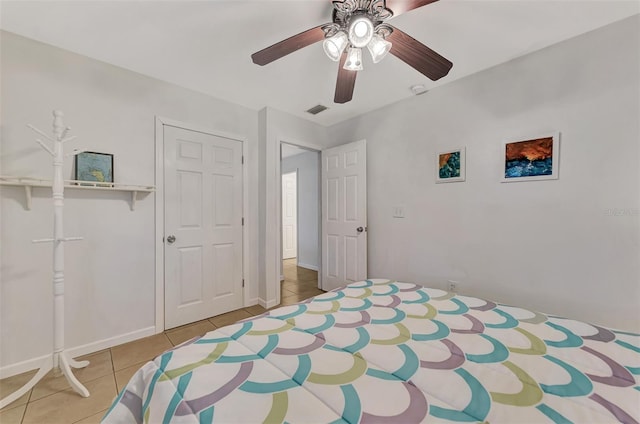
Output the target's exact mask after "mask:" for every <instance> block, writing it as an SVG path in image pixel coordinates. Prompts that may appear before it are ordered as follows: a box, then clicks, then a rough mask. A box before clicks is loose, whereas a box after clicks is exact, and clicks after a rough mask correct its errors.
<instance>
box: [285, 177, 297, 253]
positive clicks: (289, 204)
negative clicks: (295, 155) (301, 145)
mask: <svg viewBox="0 0 640 424" xmlns="http://www.w3.org/2000/svg"><path fill="white" fill-rule="evenodd" d="M297 184H298V173H297V172H290V173H288V174H283V175H282V259H291V258H295V257H296V255H297V254H298V211H297V209H298V188H297Z"/></svg>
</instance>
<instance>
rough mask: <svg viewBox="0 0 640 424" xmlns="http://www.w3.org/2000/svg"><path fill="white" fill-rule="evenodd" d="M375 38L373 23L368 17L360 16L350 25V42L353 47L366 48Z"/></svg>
mask: <svg viewBox="0 0 640 424" xmlns="http://www.w3.org/2000/svg"><path fill="white" fill-rule="evenodd" d="M371 37H373V23H372V22H371V20H370V19H369V18H367V17H366V16H358V17H356V18H354V19H353V20H352V21H351V23H350V24H349V42H350V43H351V45H352V46H353V47H364V46H366V45H367V44H369V41H371Z"/></svg>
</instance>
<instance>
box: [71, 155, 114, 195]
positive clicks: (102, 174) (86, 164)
mask: <svg viewBox="0 0 640 424" xmlns="http://www.w3.org/2000/svg"><path fill="white" fill-rule="evenodd" d="M74 179H75V180H77V181H87V182H91V183H92V184H91V185H94V184H95V183H97V184H96V185H98V186H104V187H111V186H113V183H114V179H113V155H112V154H110V153H99V152H80V153H78V154H77V155H76V156H75V178H74ZM78 184H80V185H82V184H81V183H80V182H79V183H78Z"/></svg>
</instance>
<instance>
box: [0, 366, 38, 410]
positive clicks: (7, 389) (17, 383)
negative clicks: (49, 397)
mask: <svg viewBox="0 0 640 424" xmlns="http://www.w3.org/2000/svg"><path fill="white" fill-rule="evenodd" d="M36 372H38V370H32V371H27V372H25V373H22V374H18V375H14V376H13V377H8V378H3V379H2V380H0V399H4V398H5V397H7V396H9V395H10V394H11V393H13V392H15V391H16V390H18V389H19V388H21V387H22V386H24V385H25V384H26V383H27V382H28V381H29V380H31V377H33V376H34V375H36ZM32 390H33V389H31V390H29V391H28V392H27V393H25V394H24V395H22V396H20V397H19V398H18V399H17V400H15V401H13V402H11V403H10V404H9V405H7V406H5V407H4V409H3V411H4V410H5V409H11V408H14V407H16V406H18V405H25V404H26V403H27V402H28V401H29V396H31V391H32Z"/></svg>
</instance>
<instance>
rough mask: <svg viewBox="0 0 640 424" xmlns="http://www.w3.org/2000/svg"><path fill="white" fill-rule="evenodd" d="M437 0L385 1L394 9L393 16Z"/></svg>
mask: <svg viewBox="0 0 640 424" xmlns="http://www.w3.org/2000/svg"><path fill="white" fill-rule="evenodd" d="M436 1H438V0H387V1H386V2H385V3H386V6H387V8H389V9H391V10H392V11H393V16H398V15H402V14H403V13H405V12H408V11H410V10H413V9H417V8H419V7H422V6H426V5H428V4H431V3H434V2H436Z"/></svg>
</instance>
